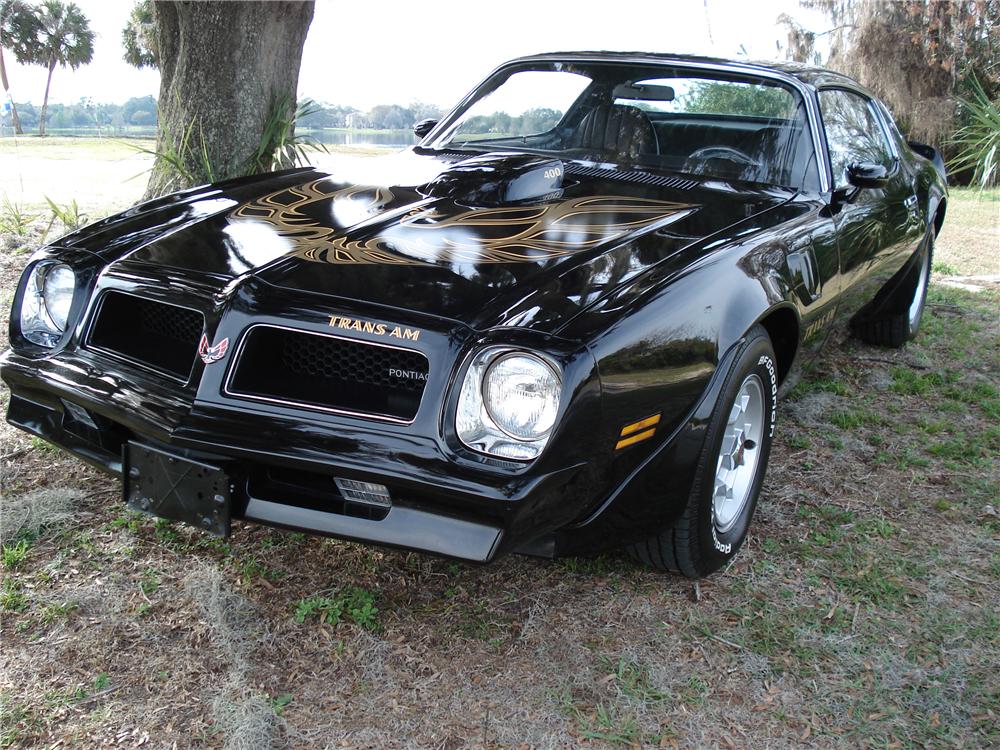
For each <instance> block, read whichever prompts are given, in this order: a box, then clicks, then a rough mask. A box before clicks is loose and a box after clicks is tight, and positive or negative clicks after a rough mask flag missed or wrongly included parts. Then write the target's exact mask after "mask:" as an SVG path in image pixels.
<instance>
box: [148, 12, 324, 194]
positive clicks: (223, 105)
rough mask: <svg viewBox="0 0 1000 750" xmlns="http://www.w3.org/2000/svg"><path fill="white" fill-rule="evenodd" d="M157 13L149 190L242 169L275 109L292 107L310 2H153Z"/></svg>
mask: <svg viewBox="0 0 1000 750" xmlns="http://www.w3.org/2000/svg"><path fill="white" fill-rule="evenodd" d="M154 13H155V17H156V34H157V43H158V47H159V65H160V99H159V103H158V104H159V115H158V117H159V120H158V132H157V139H156V150H157V153H158V155H159V158H157V159H156V163H155V165H154V167H153V171H152V174H151V175H150V178H149V184H148V185H147V187H146V196H147V197H154V196H157V195H162V194H163V193H166V192H170V191H172V190H177V189H180V188H184V187H189V186H191V185H192V184H198V183H201V182H208V181H213V180H221V179H226V178H228V177H235V176H239V175H243V174H247V173H248V171H250V170H251V164H250V163H251V161H252V157H253V155H254V153H255V151H256V149H257V147H258V145H259V144H260V140H261V135H262V133H263V129H264V124H265V122H266V120H267V118H268V116H269V115H270V114H271V113H272V110H273V109H274V107H275V106H277V105H278V104H279V103H282V102H290V103H291V104H292V106H294V102H295V97H296V89H297V87H298V81H299V64H300V62H301V59H302V45H303V43H304V42H305V38H306V32H307V31H308V30H309V23H310V22H311V21H312V16H313V3H312V2H212V3H203V2H179V1H178V0H158V1H157V2H155V3H154ZM164 157H167V158H164ZM172 162H173V163H172ZM177 164H179V165H180V168H178V166H177Z"/></svg>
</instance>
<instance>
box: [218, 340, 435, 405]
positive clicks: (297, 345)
mask: <svg viewBox="0 0 1000 750" xmlns="http://www.w3.org/2000/svg"><path fill="white" fill-rule="evenodd" d="M427 372H428V365H427V358H426V357H425V356H424V355H423V354H421V353H420V352H415V351H413V350H411V349H399V348H396V347H390V346H382V345H379V344H371V343H367V342H363V341H354V340H351V339H344V338H340V337H338V336H330V335H326V334H319V333H308V332H305V331H293V330H289V329H287V328H278V327H276V326H269V325H258V326H254V327H253V328H251V329H250V331H249V332H248V333H247V334H246V338H245V339H244V342H243V346H242V348H241V350H240V354H239V357H238V359H237V361H236V365H235V368H234V370H233V373H232V375H231V376H230V380H229V383H228V385H227V389H226V390H227V393H229V394H230V395H233V396H241V397H245V398H252V399H257V400H262V401H275V402H279V403H287V404H295V405H301V406H304V407H306V408H313V409H322V410H327V411H335V412H341V413H349V414H357V415H360V416H371V417H376V418H384V419H390V420H393V421H400V422H409V421H411V420H412V419H413V418H414V417H415V416H416V414H417V408H418V407H419V406H420V398H421V396H422V395H423V393H424V386H425V385H426V384H427Z"/></svg>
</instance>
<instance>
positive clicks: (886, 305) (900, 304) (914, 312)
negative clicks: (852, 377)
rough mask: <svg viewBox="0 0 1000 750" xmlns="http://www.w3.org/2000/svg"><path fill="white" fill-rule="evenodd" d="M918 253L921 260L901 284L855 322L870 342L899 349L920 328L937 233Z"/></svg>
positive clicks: (858, 332) (859, 331) (855, 326)
mask: <svg viewBox="0 0 1000 750" xmlns="http://www.w3.org/2000/svg"><path fill="white" fill-rule="evenodd" d="M918 252H919V254H920V257H919V259H918V261H917V263H916V264H915V265H914V266H913V268H911V269H910V272H909V273H908V274H907V275H906V277H905V278H904V279H903V281H902V282H900V284H899V286H898V287H896V289H895V290H893V292H892V293H891V294H890V295H888V297H887V298H886V299H885V301H884V302H882V303H881V304H879V305H878V307H877V308H876V310H875V311H871V312H863V313H862V314H861V315H860V316H859V317H858V319H857V320H855V321H854V333H855V334H856V335H857V337H858V338H859V339H861V340H862V341H864V342H865V343H866V344H874V345H875V346H887V347H891V348H893V349H898V348H899V347H901V346H903V344H905V343H906V342H907V341H909V340H910V339H912V338H913V337H914V336H916V335H917V331H919V330H920V320H921V318H922V317H923V314H924V306H925V304H926V302H927V285H928V284H929V283H930V277H931V260H932V258H933V257H934V235H933V234H931V235H930V236H928V238H927V241H926V242H925V243H924V246H923V247H922V248H921V249H920V250H919V251H918Z"/></svg>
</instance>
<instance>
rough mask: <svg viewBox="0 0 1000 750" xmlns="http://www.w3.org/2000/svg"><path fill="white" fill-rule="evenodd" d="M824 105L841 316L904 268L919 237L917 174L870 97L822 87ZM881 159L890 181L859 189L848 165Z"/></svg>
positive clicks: (854, 311)
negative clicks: (905, 165) (905, 164)
mask: <svg viewBox="0 0 1000 750" xmlns="http://www.w3.org/2000/svg"><path fill="white" fill-rule="evenodd" d="M819 101H820V110H821V112H822V115H823V124H824V126H825V129H826V141H827V146H828V148H829V154H830V165H831V168H832V173H833V174H832V177H833V188H834V197H833V202H832V204H831V208H832V213H833V219H834V223H835V225H836V229H837V232H836V234H837V244H838V247H839V250H840V284H839V285H838V288H839V289H840V290H841V292H842V295H841V304H840V306H839V311H838V312H839V316H840V317H850V316H853V315H854V314H855V313H857V312H858V310H859V309H861V307H863V306H864V305H865V303H867V302H868V301H869V300H870V299H871V298H872V297H873V296H874V295H875V293H876V292H877V291H878V290H879V289H880V288H881V287H882V286H884V285H885V284H886V282H887V281H888V280H889V279H890V278H891V277H892V276H893V274H895V273H896V272H897V271H899V269H900V268H902V266H903V264H904V263H905V262H906V259H907V258H908V257H909V256H910V254H911V253H912V252H913V251H914V250H915V249H916V246H917V243H918V242H919V240H920V227H919V224H920V221H919V216H916V215H915V213H914V209H915V206H916V197H915V186H914V185H913V183H912V176H911V175H909V174H908V173H907V172H906V171H905V170H903V169H901V167H900V162H899V158H898V156H897V155H896V152H895V149H894V148H893V146H892V144H891V143H890V141H889V138H888V135H887V133H886V132H885V129H884V127H883V126H882V122H881V119H880V118H879V117H878V115H877V114H876V111H875V107H874V103H873V102H872V101H871V100H870V99H868V98H867V97H864V96H862V95H861V94H859V93H857V92H855V91H850V90H847V89H837V88H833V89H824V90H822V91H820V92H819ZM855 163H869V164H879V165H882V166H884V167H885V168H886V170H887V171H888V174H889V181H888V183H887V184H886V185H885V187H882V188H864V189H859V188H856V187H854V186H852V185H851V183H850V181H849V180H848V169H847V168H848V166H849V165H851V164H855Z"/></svg>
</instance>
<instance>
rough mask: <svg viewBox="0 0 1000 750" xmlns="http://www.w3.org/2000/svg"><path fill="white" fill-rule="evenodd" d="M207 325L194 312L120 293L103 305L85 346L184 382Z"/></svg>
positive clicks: (107, 297)
mask: <svg viewBox="0 0 1000 750" xmlns="http://www.w3.org/2000/svg"><path fill="white" fill-rule="evenodd" d="M204 327H205V319H204V317H203V316H202V314H201V313H200V312H198V311H197V310H191V309H189V308H186V307H178V306H177V305H168V304H165V303H163V302H156V301H154V300H151V299H146V298H144V297H136V296H134V295H131V294H125V293H122V292H108V293H106V294H105V295H104V297H103V298H102V299H101V305H100V309H99V310H98V312H97V318H96V319H95V320H94V325H93V326H92V327H91V330H90V338H89V339H88V340H87V346H88V347H89V348H91V349H96V350H98V351H102V352H104V353H106V354H110V355H112V356H116V357H120V358H123V359H126V360H128V361H130V362H134V363H136V364H138V365H141V366H143V367H148V368H150V369H152V370H156V371H157V372H161V373H164V374H167V375H170V376H171V377H175V378H177V379H179V380H187V379H188V377H189V376H190V374H191V367H192V365H194V361H195V357H196V355H197V353H198V340H199V339H200V338H201V334H202V331H203V330H204Z"/></svg>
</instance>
